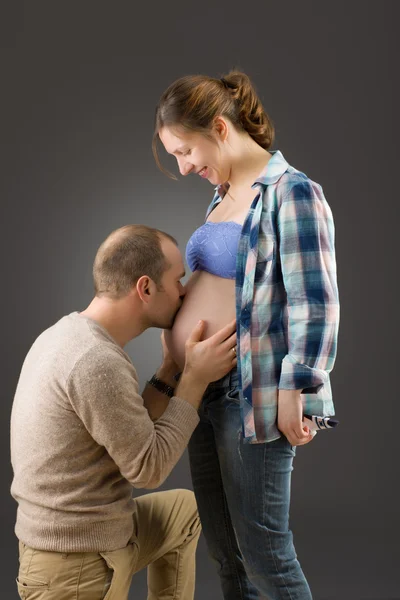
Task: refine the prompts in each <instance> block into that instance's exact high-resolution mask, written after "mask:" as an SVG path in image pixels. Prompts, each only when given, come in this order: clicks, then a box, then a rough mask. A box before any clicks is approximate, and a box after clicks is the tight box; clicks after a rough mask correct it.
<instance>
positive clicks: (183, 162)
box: [179, 160, 193, 175]
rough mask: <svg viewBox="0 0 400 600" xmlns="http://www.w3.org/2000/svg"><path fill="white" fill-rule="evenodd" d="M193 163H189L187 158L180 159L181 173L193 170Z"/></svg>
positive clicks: (186, 173) (184, 173)
mask: <svg viewBox="0 0 400 600" xmlns="http://www.w3.org/2000/svg"><path fill="white" fill-rule="evenodd" d="M192 168H193V165H191V164H190V163H188V162H187V161H186V160H180V161H179V171H180V174H181V175H188V174H189V173H190V171H191V170H192Z"/></svg>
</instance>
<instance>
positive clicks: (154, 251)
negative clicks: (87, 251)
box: [93, 225, 178, 299]
mask: <svg viewBox="0 0 400 600" xmlns="http://www.w3.org/2000/svg"><path fill="white" fill-rule="evenodd" d="M163 237H164V238H168V239H170V240H171V241H172V242H174V244H176V245H178V243H177V241H176V239H175V238H173V237H172V236H170V235H169V234H168V233H165V232H164V231H160V230H159V229H153V228H152V227H146V226H145V225H125V226H124V227H120V228H119V229H116V230H115V231H113V232H112V233H111V234H110V235H109V236H108V238H107V239H106V240H105V241H104V242H103V243H102V244H101V246H100V248H99V249H98V251H97V254H96V258H95V261H94V265H93V280H94V288H95V292H96V296H98V297H102V296H107V297H109V298H112V299H118V298H121V297H123V296H125V295H126V294H128V293H129V291H130V290H131V289H132V286H134V285H135V283H136V282H137V280H138V279H139V278H140V277H142V276H143V275H147V276H148V277H150V279H152V280H153V281H154V282H155V284H156V285H157V286H159V285H160V282H161V278H162V276H163V273H164V272H165V271H166V270H167V269H168V268H169V267H170V265H169V263H168V262H167V260H166V258H165V256H164V254H163V251H162V248H161V240H162V238H163Z"/></svg>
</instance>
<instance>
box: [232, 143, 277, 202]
mask: <svg viewBox="0 0 400 600" xmlns="http://www.w3.org/2000/svg"><path fill="white" fill-rule="evenodd" d="M271 156H272V154H271V153H270V152H268V151H267V150H264V148H261V146H259V145H258V144H257V143H256V142H255V141H254V140H253V139H252V138H250V141H249V140H246V141H245V142H244V143H243V142H242V144H240V146H238V149H237V151H236V152H235V153H234V156H233V158H232V166H231V172H230V176H229V179H228V184H229V189H230V191H231V192H233V191H236V193H238V192H240V191H241V190H244V189H248V188H249V187H251V185H252V184H253V183H254V181H255V179H256V178H257V176H258V175H259V174H260V173H261V172H262V171H263V169H264V168H265V167H266V165H267V164H268V162H269V160H270V158H271Z"/></svg>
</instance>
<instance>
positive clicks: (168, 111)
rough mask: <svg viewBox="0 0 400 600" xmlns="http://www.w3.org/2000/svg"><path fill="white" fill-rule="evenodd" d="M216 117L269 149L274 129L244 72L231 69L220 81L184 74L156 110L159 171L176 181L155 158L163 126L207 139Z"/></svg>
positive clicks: (166, 93)
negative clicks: (184, 130)
mask: <svg viewBox="0 0 400 600" xmlns="http://www.w3.org/2000/svg"><path fill="white" fill-rule="evenodd" d="M218 115H220V116H223V117H227V118H228V119H229V120H230V121H231V122H232V124H233V126H234V127H235V128H236V129H237V130H238V131H247V133H248V134H249V135H250V136H251V137H252V138H253V140H255V141H256V142H257V144H259V145H260V146H261V147H262V148H264V149H265V150H268V149H269V148H270V147H271V146H272V143H273V141H274V126H273V124H272V121H271V120H270V118H269V116H268V115H267V113H266V112H265V110H264V108H263V106H262V104H261V101H260V99H259V98H258V96H257V93H256V91H255V89H254V86H253V85H252V83H251V81H250V78H249V77H248V76H247V75H246V74H245V73H242V72H241V71H236V70H234V71H230V72H229V73H228V75H225V76H224V77H222V78H221V79H214V78H212V77H208V76H207V75H187V76H186V77H181V78H180V79H178V80H177V81H175V82H174V83H172V84H171V85H170V86H169V87H168V88H167V89H166V90H165V92H164V93H163V95H162V96H161V98H160V101H159V103H158V106H157V108H156V117H155V128H154V135H153V143H152V148H153V154H154V158H155V160H156V163H157V166H158V167H159V168H160V169H161V171H163V172H164V173H166V174H167V175H168V176H169V177H172V178H173V179H176V177H175V176H174V175H171V173H169V172H168V171H167V170H166V169H164V167H163V166H162V165H161V162H160V158H159V155H158V147H157V146H158V139H159V137H158V134H159V132H160V130H161V129H162V128H163V127H173V126H177V125H179V126H180V127H183V128H184V129H187V130H190V131H198V132H200V133H202V134H204V135H206V136H207V137H208V136H210V130H211V127H212V124H213V121H214V118H215V117H216V116H218Z"/></svg>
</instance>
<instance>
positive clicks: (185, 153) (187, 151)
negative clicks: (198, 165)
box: [183, 150, 191, 156]
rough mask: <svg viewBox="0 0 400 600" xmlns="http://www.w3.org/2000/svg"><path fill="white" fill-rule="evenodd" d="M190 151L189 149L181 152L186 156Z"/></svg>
mask: <svg viewBox="0 0 400 600" xmlns="http://www.w3.org/2000/svg"><path fill="white" fill-rule="evenodd" d="M190 153H191V150H186V152H184V153H183V156H188V155H189V154H190Z"/></svg>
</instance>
